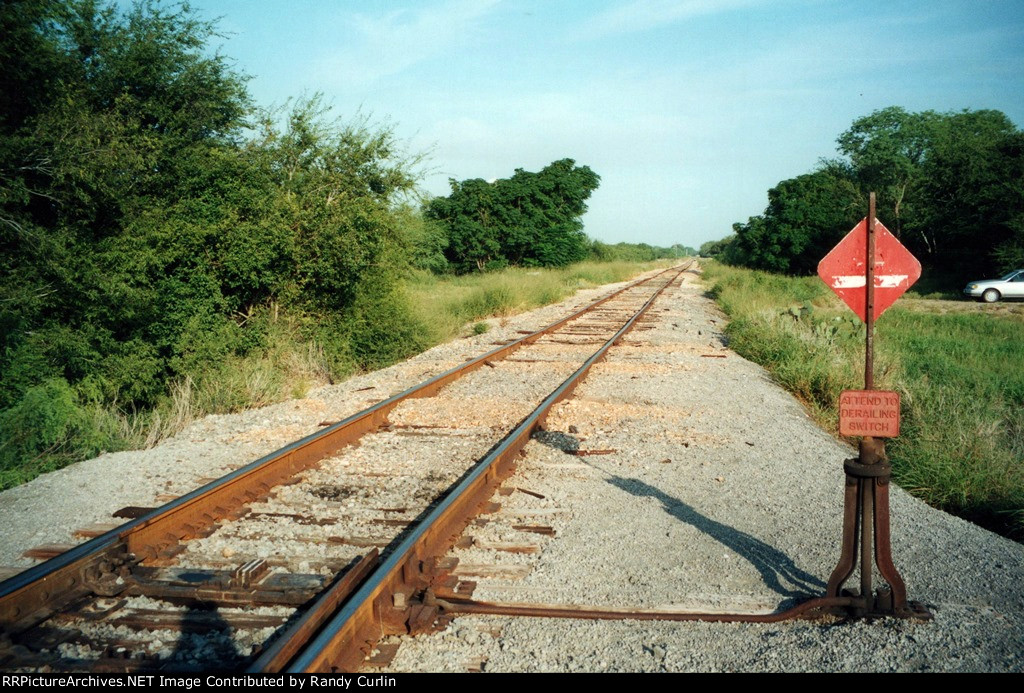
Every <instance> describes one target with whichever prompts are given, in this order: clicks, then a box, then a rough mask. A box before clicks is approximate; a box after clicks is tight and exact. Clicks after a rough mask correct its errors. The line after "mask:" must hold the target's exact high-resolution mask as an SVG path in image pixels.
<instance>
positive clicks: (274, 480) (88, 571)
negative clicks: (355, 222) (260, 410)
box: [0, 263, 692, 633]
mask: <svg viewBox="0 0 1024 693" xmlns="http://www.w3.org/2000/svg"><path fill="white" fill-rule="evenodd" d="M691 264H692V263H691ZM688 266H689V265H687V267H688ZM672 269H675V268H670V269H666V270H662V271H661V272H659V273H657V274H655V275H652V276H650V277H646V278H644V279H640V280H637V281H634V282H631V283H630V284H627V285H626V286H624V287H622V288H620V289H618V290H616V291H614V292H612V293H611V294H609V295H608V296H605V297H603V298H601V299H600V300H598V301H595V302H594V303H591V304H590V305H588V306H586V307H584V308H582V309H580V310H578V311H576V312H574V313H572V314H571V315H569V316H567V317H565V318H562V319H561V320H558V321H556V322H553V323H551V324H550V325H547V326H546V327H543V328H541V329H540V330H537V331H536V332H533V333H531V334H529V335H526V336H523V337H521V338H519V339H516V340H514V341H512V342H510V343H508V344H505V345H503V346H500V347H497V348H495V349H492V350H491V351H489V352H487V353H485V354H483V355H482V356H478V357H476V358H473V359H471V360H469V361H467V362H466V363H463V364H460V365H459V366H456V367H454V368H451V369H449V370H447V371H445V372H443V373H441V374H439V375H437V376H435V377H433V378H430V379H428V380H426V381H424V382H422V383H420V384H418V385H415V386H413V387H411V388H409V389H407V390H405V391H403V392H401V393H399V394H397V395H393V396H392V397H389V398H387V399H385V400H382V401H381V402H378V403H377V404H374V405H373V406H371V407H368V408H367V409H364V410H362V411H360V412H357V413H355V414H352V415H351V416H348V417H346V418H345V419H343V420H342V421H339V422H338V423H336V424H333V425H331V426H329V427H327V428H325V429H323V430H320V431H317V432H316V433H312V434H310V435H308V436H306V437H304V438H302V439H300V440H298V441H295V442H293V443H290V444H288V445H286V446H284V447H282V448H280V449H279V450H276V451H275V452H272V453H270V454H268V455H265V456H263V457H261V458H259V459H257V460H255V461H253V462H251V463H249V464H247V465H245V466H244V467H241V468H239V469H237V470H235V471H233V472H230V473H228V474H226V475H224V476H223V477H221V478H219V479H217V480H215V481H212V482H210V483H208V484H206V485H204V486H202V487H200V488H198V489H195V490H193V491H191V492H189V493H186V494H184V495H182V496H180V497H178V498H176V499H174V500H172V501H170V502H168V503H165V504H164V505H162V506H160V507H158V508H155V509H153V510H152V511H151V512H149V513H146V514H145V515H143V516H141V517H139V518H136V519H134V520H130V521H128V522H126V523H125V524H123V525H121V526H120V527H117V528H116V529H113V530H110V531H108V532H106V533H104V534H102V535H100V536H98V537H96V538H94V539H91V540H89V541H87V542H85V543H83V544H80V545H78V546H76V547H74V548H73V549H70V550H69V551H66V552H64V553H62V554H59V555H58V556H55V557H53V558H51V559H49V560H47V561H45V562H44V563H41V564H39V565H36V566H32V567H30V568H28V569H26V570H24V571H22V572H21V573H18V574H17V575H14V576H12V577H10V578H8V579H7V580H4V581H3V582H0V633H2V632H6V633H18V632H21V631H23V630H26V629H27V628H30V627H32V626H33V625H35V624H36V623H39V622H40V621H41V620H43V619H45V618H47V617H49V616H50V615H52V614H53V613H55V612H56V611H58V610H59V609H60V608H62V607H64V606H66V605H67V604H69V603H70V602H72V601H74V600H77V599H79V598H81V597H84V596H87V595H89V594H99V595H111V594H117V593H119V592H120V591H122V590H123V589H124V585H125V580H124V579H123V578H124V576H125V575H126V573H127V571H128V570H129V569H130V568H129V566H130V565H131V564H133V563H136V562H139V561H143V560H146V559H151V558H156V557H158V556H160V555H161V553H162V552H165V551H166V550H167V549H169V548H171V547H174V546H176V545H177V544H178V543H179V542H180V541H182V540H185V539H190V538H193V537H195V536H198V535H199V534H200V533H201V532H202V531H203V530H205V529H207V528H209V527H211V526H213V525H214V524H215V523H216V522H217V521H218V520H220V519H223V518H225V517H228V516H230V515H231V513H233V512H234V511H236V510H237V509H239V508H241V507H242V506H244V505H245V504H247V503H250V502H252V501H254V500H256V499H258V498H260V497H263V496H265V495H266V494H267V493H269V491H270V489H271V488H273V487H274V486H276V485H278V484H280V483H281V482H283V481H285V480H286V479H288V478H291V477H293V476H295V475H296V474H297V473H299V472H301V471H302V470H304V469H307V468H309V467H311V466H313V465H315V464H316V463H318V462H319V461H320V460H322V459H324V458H326V457H329V456H330V455H333V454H335V453H337V452H338V451H339V450H340V449H342V448H343V447H345V446H346V445H349V444H351V443H353V442H355V441H356V440H358V439H359V438H360V437H361V436H362V435H364V434H366V433H368V432H370V431H373V430H376V429H378V428H380V427H381V426H382V425H383V424H384V423H385V422H386V418H387V414H388V413H389V412H390V411H391V410H392V409H394V408H395V407H396V406H398V404H400V403H401V402H402V401H404V400H406V399H412V398H418V397H430V396H432V395H434V394H435V393H436V392H437V391H438V390H440V389H441V388H442V387H444V386H445V385H448V384H449V383H451V382H453V381H455V380H457V379H458V378H460V377H462V376H463V375H466V374H468V373H470V372H471V371H473V370H475V369H477V368H479V367H481V366H483V365H484V364H485V363H487V362H489V361H496V360H500V359H503V358H506V357H507V356H508V355H510V354H512V353H513V352H515V351H516V350H518V349H519V348H520V347H523V346H526V345H529V344H533V343H534V342H536V341H537V340H539V339H540V338H541V337H543V336H545V335H547V334H550V333H552V332H554V331H556V330H558V329H559V328H560V327H561V326H562V325H564V324H566V323H568V322H570V321H572V320H574V319H576V318H578V317H580V316H582V315H584V314H585V313H588V312H590V311H592V310H594V309H595V308H597V307H598V306H601V305H602V304H604V303H607V302H608V301H610V300H612V299H614V298H616V297H617V296H619V295H620V294H622V293H623V292H625V291H628V290H630V289H632V288H634V287H637V286H640V285H642V284H645V283H647V282H650V281H653V280H655V279H657V278H658V277H661V276H662V275H664V274H665V273H667V272H670V271H672ZM684 269H685V268H684ZM680 272H682V270H680ZM167 555H171V554H167Z"/></svg>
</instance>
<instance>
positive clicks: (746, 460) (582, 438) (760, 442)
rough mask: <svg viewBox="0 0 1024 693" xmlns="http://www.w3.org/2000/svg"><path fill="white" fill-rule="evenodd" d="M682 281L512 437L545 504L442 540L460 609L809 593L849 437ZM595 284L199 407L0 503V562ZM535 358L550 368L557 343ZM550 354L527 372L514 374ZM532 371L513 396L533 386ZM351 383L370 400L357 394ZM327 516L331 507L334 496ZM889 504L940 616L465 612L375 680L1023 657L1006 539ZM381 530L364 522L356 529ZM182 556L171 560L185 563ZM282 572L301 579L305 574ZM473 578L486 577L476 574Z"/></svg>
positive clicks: (328, 479) (361, 480)
mask: <svg viewBox="0 0 1024 693" xmlns="http://www.w3.org/2000/svg"><path fill="white" fill-rule="evenodd" d="M686 276H687V278H686V280H685V283H684V284H683V286H682V287H681V288H679V289H670V290H669V292H667V294H666V295H665V296H664V297H663V298H662V299H660V300H659V302H658V304H657V305H656V306H655V308H654V311H652V313H651V314H649V315H650V319H649V320H647V321H645V324H644V325H643V326H642V327H643V328H644V329H641V330H637V331H635V332H634V333H633V334H632V335H631V337H630V339H629V340H627V341H626V343H625V344H624V345H623V346H621V347H618V348H616V349H614V350H613V351H612V353H611V354H610V356H609V358H608V360H607V361H606V362H604V363H603V364H601V365H599V366H598V367H596V368H595V369H594V370H593V371H592V373H591V375H590V376H589V378H588V380H587V381H586V382H585V383H584V384H583V385H582V386H581V387H580V388H578V389H577V391H576V394H575V397H574V398H573V399H571V400H570V401H568V402H565V403H563V404H562V405H560V407H559V408H558V409H557V411H555V412H554V413H553V414H552V416H551V417H549V420H548V424H547V427H548V429H549V431H551V432H560V433H562V434H565V436H571V439H569V438H566V437H565V436H563V437H560V438H559V437H554V438H549V439H547V440H546V442H547V443H548V444H543V443H541V442H538V441H533V442H531V443H530V444H529V446H528V448H527V453H528V454H527V457H526V458H524V459H523V461H522V463H521V465H520V469H519V472H517V475H516V476H515V477H514V478H513V479H511V480H509V481H508V482H506V484H505V486H506V487H507V488H519V489H522V490H524V491H528V492H532V493H535V494H540V495H542V496H544V497H543V498H537V497H536V496H535V495H531V493H525V492H521V491H517V492H513V493H511V495H497V496H495V499H494V500H495V502H498V503H501V504H502V508H501V510H500V511H499V512H497V513H495V514H492V515H488V516H487V517H488V520H489V521H488V523H487V524H486V525H484V526H482V527H472V528H471V531H470V532H469V534H471V535H472V536H473V538H474V541H475V545H474V546H472V547H471V548H467V549H460V550H457V551H455V552H454V553H453V555H454V556H457V557H458V558H460V561H461V564H460V570H462V571H464V572H465V573H466V576H465V577H466V579H473V580H477V581H478V583H479V586H478V588H477V591H476V593H475V595H474V596H476V597H477V598H481V599H494V600H506V601H519V602H542V603H569V604H580V605H619V606H644V607H656V606H665V605H674V606H679V607H687V608H708V609H730V610H732V609H736V610H754V609H772V608H774V607H775V606H776V605H778V604H784V603H789V602H790V601H791V600H792V599H794V598H795V597H796V596H797V595H799V594H808V593H819V592H820V591H821V590H822V588H823V581H824V580H825V579H826V578H827V576H828V574H829V573H830V572H831V570H832V568H833V567H834V565H835V563H836V560H837V558H838V550H839V531H840V524H841V519H840V510H841V504H842V495H841V494H842V484H843V474H842V460H843V459H844V458H845V457H848V456H850V454H851V450H850V448H849V447H848V446H846V445H844V444H842V443H841V442H838V441H836V440H834V439H833V438H831V437H830V436H829V435H827V434H825V433H823V432H822V431H820V430H819V429H818V428H817V427H815V426H814V424H813V423H812V422H811V421H810V420H809V419H808V418H807V416H806V415H805V414H804V412H803V410H802V409H801V408H800V406H799V405H798V404H797V403H796V402H795V401H794V400H793V399H792V398H791V397H790V396H788V395H787V394H785V393H784V392H783V391H781V390H780V389H779V388H778V387H777V386H776V385H774V384H773V383H772V382H771V380H770V378H769V377H768V376H767V375H766V373H765V372H764V371H763V370H762V369H760V368H759V367H757V366H755V365H753V364H750V363H748V362H746V361H744V360H743V359H741V358H739V357H738V356H736V355H735V354H734V353H733V352H731V351H728V350H727V349H725V347H723V341H724V340H723V338H722V335H721V332H720V328H721V326H722V325H723V324H724V318H723V317H722V316H721V315H720V314H719V313H717V311H716V310H715V308H714V306H713V305H712V304H711V302H710V301H709V300H708V299H706V298H705V297H704V296H703V289H702V288H701V287H700V285H699V284H698V283H697V279H696V276H695V275H694V274H687V275H686ZM611 288H613V287H603V288H602V289H601V290H593V291H586V292H580V293H579V294H577V295H576V296H575V297H574V298H573V299H570V300H569V301H566V302H563V304H561V305H557V306H550V307H548V308H545V309H541V310H538V311H533V312H531V313H529V314H526V315H523V316H518V317H515V318H509V319H505V320H501V321H499V320H493V321H491V322H492V324H493V329H492V330H491V331H490V332H488V333H486V334H484V335H480V336H477V337H471V338H466V339H459V340H455V341H454V342H452V343H450V344H446V345H442V346H439V347H437V348H435V349H432V350H430V351H428V352H426V353H424V354H422V355H420V356H419V357H416V358H415V359H412V360H410V361H408V362H405V363H402V364H398V365H396V366H394V367H392V368H389V369H385V370H383V371H379V372H376V373H371V374H366V375H362V376H359V377H356V378H353V379H351V380H349V381H347V382H345V383H342V384H339V385H335V386H331V387H326V388H320V389H318V390H316V391H314V392H312V393H310V395H309V396H308V397H306V398H304V399H301V400H295V401H291V402H286V403H283V404H280V405H275V406H272V407H267V408H264V409H261V410H256V411H251V412H246V413H242V414H238V415H231V416H214V417H208V418H206V419H204V420H202V421H199V422H197V423H195V424H193V425H192V426H190V427H189V428H188V429H186V430H185V431H184V432H183V433H182V434H180V435H178V436H176V437H174V438H173V439H171V440H168V441H166V442H164V443H163V444H161V445H159V446H157V447H156V448H153V449H151V450H146V451H135V452H124V453H116V454H108V455H103V456H101V457H99V458H96V459H94V460H90V461H87V462H83V463H80V464H77V465H73V466H72V467H69V468H66V469H64V470H61V471H58V472H54V473H51V474H47V475H45V476H43V477H40V478H38V479H36V480H34V481H33V482H30V483H29V484H25V485H23V486H21V487H18V488H16V489H11V490H9V491H6V492H3V493H0V526H3V527H4V529H5V532H4V536H3V537H2V538H0V565H8V566H20V567H25V566H27V565H29V564H30V563H31V562H30V561H27V560H26V559H22V558H20V554H21V552H22V551H24V550H25V549H27V548H30V547H32V546H35V545H38V544H44V543H71V542H73V541H76V539H74V538H73V537H72V532H73V531H74V529H75V528H78V527H82V526H85V525H88V524H89V523H91V522H110V521H111V519H110V517H109V515H110V513H111V512H113V511H114V510H116V509H117V508H120V507H122V506H125V505H144V506H147V505H156V504H158V502H157V499H158V497H164V496H165V495H173V494H177V493H183V492H185V491H187V490H190V489H191V488H193V487H194V486H196V485H197V484H198V483H199V480H200V479H203V478H209V477H216V476H219V475H221V474H223V473H225V472H227V471H229V470H231V469H234V468H236V467H238V466H241V465H242V464H245V463H247V462H249V461H251V460H252V459H255V458H257V457H259V456H261V455H264V454H266V453H268V452H270V451H272V450H274V449H276V448H278V447H280V446H282V445H284V444H286V443H288V442H290V441H292V440H294V439H296V438H298V437H300V436H302V435H306V434H308V433H310V432H312V431H315V430H317V429H318V424H319V422H321V421H324V420H331V421H335V420H338V419H340V418H342V417H344V416H345V415H347V414H350V413H353V412H356V411H358V410H360V409H362V408H364V407H366V406H368V405H369V404H370V403H372V402H374V401H378V400H380V399H383V398H385V397H387V396H389V395H391V394H394V393H396V392H399V391H401V390H403V389H405V388H407V387H409V386H411V385H413V384H415V383H416V382H419V381H421V380H423V379H424V378H426V377H429V376H430V375H433V374H436V373H439V372H442V371H443V370H445V369H447V368H450V367H451V366H453V365H456V364H457V363H459V362H462V361H463V360H465V359H466V358H467V357H469V356H471V355H476V354H479V353H482V352H483V351H485V350H487V349H489V348H491V346H490V343H491V342H493V341H500V340H503V339H510V338H514V337H516V336H518V335H516V334H515V333H516V331H517V330H525V329H534V328H536V327H540V326H542V325H544V324H547V323H549V322H551V321H552V320H554V319H555V318H556V317H557V316H559V315H561V314H564V313H565V312H567V309H568V308H569V307H570V306H573V307H575V306H579V305H583V304H585V303H589V302H590V301H592V300H594V298H596V296H597V295H599V294H603V293H606V292H607V291H609V290H610V289H611ZM648 328H650V329H648ZM702 354H716V355H723V354H724V355H726V358H724V359H722V358H705V357H703V356H702ZM534 357H536V354H534ZM551 358H557V357H555V356H554V352H552V355H551ZM499 367H504V366H499ZM558 367H559V366H557V365H548V364H541V363H537V364H533V366H532V367H531V368H532V370H535V371H543V370H545V369H551V368H558ZM484 370H485V371H486V370H490V369H484ZM527 380H530V379H529V378H525V379H523V380H522V381H521V382H519V383H517V384H515V385H514V386H513V388H514V389H516V390H518V389H520V388H523V390H524V391H526V390H530V389H531V387H530V386H529V384H528V383H527ZM367 387H372V388H373V389H372V390H363V388H367ZM450 390H451V392H450V393H449V394H454V395H456V396H457V397H459V398H461V400H462V402H463V408H464V409H466V410H467V411H468V412H472V411H477V410H478V411H480V412H489V411H490V410H492V409H493V407H492V404H491V402H490V401H489V400H490V399H491V398H492V397H494V395H492V394H488V393H486V392H481V391H479V390H478V389H474V387H473V386H472V382H471V381H468V380H467V381H464V382H463V383H462V384H461V385H458V384H457V385H456V387H455V388H451V389H450ZM428 402H429V400H419V401H418V402H417V403H415V404H412V403H411V405H410V407H408V409H406V410H404V411H403V412H402V413H399V412H397V411H396V414H395V415H394V416H392V420H393V421H395V422H406V423H413V424H424V423H432V421H431V418H430V417H431V416H437V415H438V414H437V412H438V411H439V410H437V409H435V408H433V407H431V406H430V405H429V404H428ZM403 417H404V418H403ZM492 418H493V417H491V416H488V415H484V416H481V417H480V420H479V421H477V422H475V423H471V424H467V429H466V431H465V433H466V437H465V439H464V440H463V439H461V438H455V440H454V441H452V442H453V443H455V442H457V443H458V444H463V445H466V446H469V447H472V446H473V444H474V443H473V441H474V440H475V438H474V436H475V435H476V434H477V433H478V432H479V431H481V430H482V429H485V428H488V427H489V426H490V424H491V423H492V421H491V419H492ZM395 437H396V436H395V434H393V433H387V434H384V435H382V436H378V437H376V438H375V442H372V443H370V442H368V443H367V444H366V446H365V447H363V446H361V447H359V448H355V449H352V450H350V451H349V452H348V453H346V455H343V456H341V457H339V458H338V459H337V460H336V461H335V462H336V464H337V467H336V468H335V467H330V468H326V467H325V468H323V469H321V470H319V471H317V472H313V473H311V474H310V477H309V479H310V481H311V483H319V484H321V485H323V486H324V487H325V488H326V487H327V486H329V485H331V484H333V485H336V486H339V487H340V486H342V485H345V486H346V488H347V489H348V491H346V492H351V491H352V489H355V492H356V493H357V494H358V493H359V490H358V489H359V488H360V487H361V486H369V485H371V484H373V483H374V477H361V476H360V475H359V474H353V473H351V472H352V471H354V470H353V466H354V465H356V464H357V460H358V459H359V458H360V457H361V456H362V457H368V458H372V457H374V456H375V455H376V454H377V453H375V452H374V447H375V446H379V447H380V448H381V450H382V451H386V450H387V448H388V446H389V445H390V443H389V440H391V439H393V438H395ZM572 439H575V440H576V441H578V445H579V447H580V448H582V449H584V450H587V449H589V450H605V449H614V450H616V452H615V453H613V454H608V455H594V456H589V457H582V458H577V457H570V456H568V455H566V454H565V453H564V452H562V451H561V450H559V449H556V448H554V447H552V444H558V443H559V441H562V442H564V441H566V440H572ZM410 440H421V439H419V438H411V437H405V439H404V440H403V441H402V444H403V445H405V443H407V442H410ZM403 449H407V448H403ZM417 457H418V455H412V456H408V455H407V456H406V458H407V459H396V461H395V464H396V465H398V467H399V468H400V467H401V466H402V465H403V464H404V465H410V464H413V463H414V462H415V461H416V458H417ZM346 458H347V463H345V464H343V462H346ZM332 464H334V463H333V462H332ZM419 471H422V470H419ZM419 471H418V472H417V473H416V475H417V476H420V477H422V474H420V473H419ZM346 475H347V476H346ZM437 483H439V484H442V485H443V480H441V479H438V480H437ZM295 492H297V487H286V488H285V489H282V490H281V491H280V492H278V494H277V495H276V497H274V498H271V499H269V500H268V501H267V502H266V503H265V504H263V505H261V506H260V508H259V512H276V511H278V510H284V511H286V512H294V510H285V509H286V508H288V507H289V506H288V505H287V501H288V496H289V494H292V493H295ZM396 498H397V496H396ZM335 505H336V506H337V507H336V509H337V510H338V511H339V512H340V513H342V514H344V508H345V503H344V499H339V500H337V501H336V502H335ZM396 506H397V500H396ZM892 506H893V542H894V552H895V560H896V563H897V566H898V567H899V568H900V570H901V572H902V574H903V576H904V577H905V578H906V580H907V584H908V589H909V592H910V597H911V598H912V599H917V600H921V601H924V602H927V603H928V604H929V606H930V608H931V609H932V610H933V612H934V613H935V621H934V622H932V623H917V622H907V621H898V620H890V619H884V620H881V621H878V622H876V623H873V624H866V623H852V624H842V623H834V622H833V623H820V622H798V623H791V624H775V625H739V624H701V623H681V624H680V623H650V622H647V623H637V622H608V621H605V622H592V621H567V620H547V619H510V618H499V617H463V618H459V619H457V620H456V621H455V622H454V624H453V625H452V627H451V628H449V629H448V630H447V631H445V632H443V633H440V634H436V635H433V636H428V637H421V638H418V639H415V640H413V639H403V642H402V646H401V648H400V649H399V652H398V656H397V657H396V659H395V661H394V662H393V663H392V666H391V670H395V671H403V670H405V671H409V670H412V671H422V670H429V671H466V670H467V669H479V668H482V669H484V670H485V671H492V670H493V671H723V670H724V671H805V670H806V671H927V670H951V671H990V670H991V671H1020V670H1021V669H1022V668H1024V645H1022V643H1024V589H1022V587H1021V584H1020V579H1021V577H1022V575H1024V570H1022V568H1024V547H1022V546H1021V545H1019V544H1016V543H1014V542H1011V541H1009V540H1006V539H1003V538H1001V537H998V536H996V535H993V534H991V533H989V532H986V531H984V530H982V529H979V528H977V527H975V526H973V525H971V524H969V523H967V522H964V521H962V520H959V519H956V518H953V517H951V516H948V515H946V514H944V513H941V512H939V511H935V510H932V509H930V508H928V507H927V506H925V505H924V504H923V503H921V502H919V501H916V500H915V499H913V498H911V497H909V496H908V495H907V494H905V493H903V492H902V491H901V490H899V489H898V488H894V489H893V498H892ZM381 507H389V506H387V505H384V504H382V505H381ZM521 523H524V524H533V525H547V526H550V527H552V528H553V529H554V530H555V532H556V536H554V537H550V536H544V535H541V534H535V533H530V532H523V531H518V530H515V529H513V528H512V525H514V524H521ZM382 529H383V528H376V529H371V528H368V529H367V532H366V534H371V532H380V531H382ZM323 531H327V532H329V533H331V534H333V533H334V530H332V529H331V527H330V526H328V527H326V528H319V527H307V526H300V527H298V528H295V532H296V533H305V532H309V533H310V534H311V536H312V537H314V538H315V537H316V536H317V535H316V534H315V533H316V532H320V533H322V532H323ZM203 541H206V542H209V543H210V544H211V546H209V547H208V548H209V549H210V550H211V552H212V553H213V554H214V555H216V552H217V551H220V552H221V553H223V552H224V551H225V550H234V551H237V550H239V549H238V547H237V546H235V548H233V549H229V547H228V545H227V544H225V545H224V546H223V547H221V546H219V545H217V544H216V542H217V541H218V539H217V535H213V536H212V537H210V538H209V539H208V540H203ZM193 543H194V544H196V547H197V548H198V546H200V545H201V543H200V542H193ZM510 544H514V545H516V546H517V547H518V548H520V549H522V548H523V546H524V545H529V546H530V547H531V548H532V549H533V550H535V551H536V552H535V553H510V552H507V551H500V550H495V549H496V548H499V549H500V548H509V546H508V545H510ZM233 546H234V545H233ZM190 550H191V549H190ZM254 550H255V549H254ZM332 551H335V550H334V549H332ZM346 551H348V552H349V553H346ZM353 551H354V553H358V552H359V551H360V550H355V549H351V547H347V548H346V549H345V550H344V551H341V550H339V551H336V552H335V553H331V554H330V555H326V554H325V555H324V557H323V558H324V561H326V562H327V563H335V562H337V561H342V562H343V561H344V560H347V558H348V557H349V554H350V553H352V552H353ZM207 555H209V554H207ZM182 558H183V559H185V561H186V562H187V555H183V557H182ZM200 563H201V561H200ZM313 563H314V564H315V563H316V561H313ZM299 568H300V569H306V568H308V569H309V570H310V571H316V570H319V569H320V566H318V565H307V566H299ZM502 568H504V570H503V571H502V570H500V569H502ZM480 572H483V573H485V574H487V573H490V574H491V575H492V577H475V576H473V574H474V573H480Z"/></svg>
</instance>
